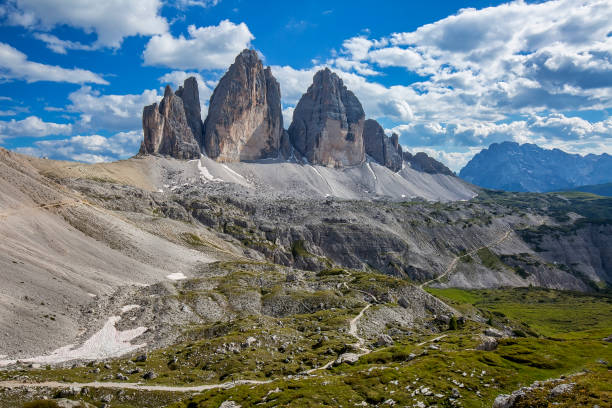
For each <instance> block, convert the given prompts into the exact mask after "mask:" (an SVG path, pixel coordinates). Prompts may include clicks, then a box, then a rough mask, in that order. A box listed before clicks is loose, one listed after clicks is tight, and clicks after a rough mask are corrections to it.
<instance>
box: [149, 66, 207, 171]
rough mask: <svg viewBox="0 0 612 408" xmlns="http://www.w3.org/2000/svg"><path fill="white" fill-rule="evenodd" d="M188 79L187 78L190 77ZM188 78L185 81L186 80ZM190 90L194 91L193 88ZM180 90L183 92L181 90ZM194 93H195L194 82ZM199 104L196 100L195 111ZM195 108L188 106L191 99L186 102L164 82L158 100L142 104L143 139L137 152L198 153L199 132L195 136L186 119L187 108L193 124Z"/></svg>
mask: <svg viewBox="0 0 612 408" xmlns="http://www.w3.org/2000/svg"><path fill="white" fill-rule="evenodd" d="M187 81H190V79H188V80H187ZM187 81H185V82H186V84H187ZM193 81H194V82H195V78H193ZM190 82H191V81H190ZM188 87H191V85H187V86H185V89H187V88H188ZM190 92H191V93H192V94H193V92H192V91H190ZM181 94H184V91H181ZM191 96H192V95H191ZM195 96H196V97H197V84H196V91H195ZM196 100H197V98H196ZM199 106H200V104H199V100H198V102H197V109H198V112H199ZM194 109H195V108H194V107H193V106H191V101H189V102H188V104H187V106H185V104H184V103H183V100H182V99H181V97H180V96H178V95H177V94H175V93H174V92H172V88H170V85H167V86H166V89H165V90H164V98H163V99H162V100H161V102H160V103H159V104H157V103H154V104H152V105H149V106H145V108H144V110H143V112H142V130H143V134H144V140H143V141H142V144H141V146H140V154H160V155H165V156H172V157H174V158H177V159H195V158H198V157H200V145H199V144H198V136H199V135H198V136H194V131H193V130H192V129H193V128H192V127H191V126H190V123H189V121H188V119H187V117H188V114H187V111H189V112H190V113H189V115H191V119H192V121H193V122H194V125H195V121H196V119H195V114H194V113H193V111H194ZM198 117H199V113H198ZM200 121H201V119H200ZM200 129H201V127H200ZM196 131H197V130H196ZM200 134H201V133H200Z"/></svg>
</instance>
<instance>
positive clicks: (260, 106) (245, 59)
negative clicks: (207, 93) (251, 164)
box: [204, 50, 288, 162]
mask: <svg viewBox="0 0 612 408" xmlns="http://www.w3.org/2000/svg"><path fill="white" fill-rule="evenodd" d="M280 100H281V97H280V85H279V84H278V82H277V81H276V79H275V78H274V76H273V75H272V71H271V70H270V67H268V68H266V69H264V67H263V65H262V63H261V61H260V60H259V57H258V56H257V53H256V52H255V51H254V50H244V51H242V52H241V53H240V54H239V55H238V56H237V57H236V60H235V61H234V63H233V64H232V65H231V66H230V67H229V69H228V71H227V72H226V73H225V75H223V77H222V78H221V80H220V81H219V84H218V85H217V87H216V88H215V90H214V92H213V94H212V96H211V98H210V103H209V106H208V116H207V118H206V121H205V123H204V147H205V150H206V153H207V154H208V156H210V157H211V158H213V159H215V160H217V161H221V162H238V161H249V160H259V159H265V158H272V157H278V155H279V151H280V149H281V141H282V139H283V132H284V129H283V116H282V110H281V102H280ZM282 147H283V152H284V153H285V154H288V153H287V150H288V147H287V146H286V141H284V145H283V146H282Z"/></svg>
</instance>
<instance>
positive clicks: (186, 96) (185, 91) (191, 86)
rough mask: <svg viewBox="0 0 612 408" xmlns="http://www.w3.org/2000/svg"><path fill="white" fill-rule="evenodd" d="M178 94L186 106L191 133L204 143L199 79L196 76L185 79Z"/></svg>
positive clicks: (199, 141) (200, 142)
mask: <svg viewBox="0 0 612 408" xmlns="http://www.w3.org/2000/svg"><path fill="white" fill-rule="evenodd" d="M176 96H178V97H180V98H181V99H182V100H183V107H184V108H185V116H186V117H187V123H188V124H189V127H190V128H191V133H193V136H194V137H195V139H196V140H197V142H198V143H199V144H200V145H202V137H203V126H204V123H203V122H202V113H201V112H202V108H201V106H200V92H199V90H198V81H197V80H196V78H195V77H193V76H192V77H189V78H187V79H185V81H184V83H183V86H180V87H179V89H177V91H176Z"/></svg>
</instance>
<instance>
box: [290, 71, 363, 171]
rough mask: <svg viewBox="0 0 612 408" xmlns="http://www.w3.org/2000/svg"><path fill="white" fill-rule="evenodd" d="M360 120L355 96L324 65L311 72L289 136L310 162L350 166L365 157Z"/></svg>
mask: <svg viewBox="0 0 612 408" xmlns="http://www.w3.org/2000/svg"><path fill="white" fill-rule="evenodd" d="M364 120H365V114H364V112H363V108H362V107H361V103H360V102H359V100H358V99H357V97H356V96H355V95H354V94H353V93H352V92H351V91H349V90H348V89H347V88H346V86H344V83H343V82H342V80H341V79H340V78H339V77H338V75H336V74H334V73H333V72H331V71H330V70H329V68H325V69H323V70H321V71H319V72H317V73H316V74H315V76H314V79H313V83H312V85H310V87H309V88H308V91H307V92H306V93H305V94H304V95H302V98H301V99H300V101H299V103H298V104H297V106H296V107H295V110H294V111H293V121H292V122H291V126H290V127H289V137H290V139H291V143H292V144H293V146H294V148H295V149H296V150H297V152H298V153H299V154H301V155H302V156H304V157H305V158H306V159H308V161H309V162H310V163H312V164H322V165H325V166H330V167H343V166H354V165H358V164H361V163H363V162H364V160H365V148H364V143H363V127H364Z"/></svg>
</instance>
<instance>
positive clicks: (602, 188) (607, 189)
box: [572, 183, 612, 197]
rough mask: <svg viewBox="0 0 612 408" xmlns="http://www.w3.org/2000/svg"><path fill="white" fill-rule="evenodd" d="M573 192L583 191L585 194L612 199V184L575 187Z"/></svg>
mask: <svg viewBox="0 0 612 408" xmlns="http://www.w3.org/2000/svg"><path fill="white" fill-rule="evenodd" d="M572 190H574V191H583V192H585V193H592V194H597V195H600V196H605V197H612V183H605V184H594V185H589V186H580V187H574V188H572Z"/></svg>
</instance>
